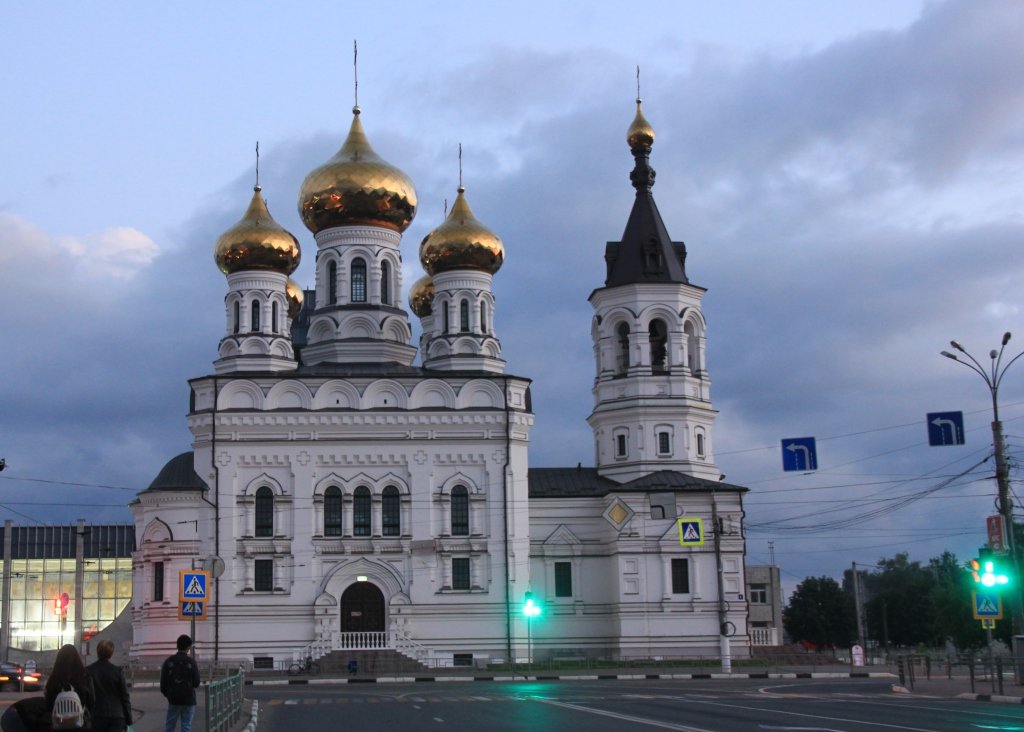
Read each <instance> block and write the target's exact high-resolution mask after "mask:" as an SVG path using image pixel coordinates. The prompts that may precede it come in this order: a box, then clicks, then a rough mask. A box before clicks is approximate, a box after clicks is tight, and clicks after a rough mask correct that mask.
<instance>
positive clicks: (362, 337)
mask: <svg viewBox="0 0 1024 732" xmlns="http://www.w3.org/2000/svg"><path fill="white" fill-rule="evenodd" d="M353 112H354V114H353V119H352V125H351V129H350V130H349V133H348V136H347V138H346V139H345V141H344V143H343V144H342V146H341V149H340V150H339V151H338V152H337V153H336V154H335V155H334V156H333V157H332V158H330V159H329V160H328V161H327V162H325V163H324V164H323V165H321V166H320V167H318V168H316V169H315V170H313V171H312V172H311V173H309V175H308V176H307V177H306V179H305V181H304V183H303V184H302V188H301V191H300V192H299V209H300V212H301V215H302V219H303V221H304V223H305V224H306V226H307V227H308V228H309V229H310V231H311V232H312V234H313V239H314V240H315V243H316V250H315V256H316V286H315V290H310V291H307V292H306V293H303V291H302V290H301V288H300V287H299V286H298V285H297V284H296V283H295V282H294V281H293V280H291V279H290V278H289V275H290V274H291V273H292V272H293V271H294V270H295V268H296V267H297V266H298V264H299V259H300V243H299V241H298V239H297V238H296V237H295V236H293V235H292V234H291V233H289V232H288V231H286V230H284V229H283V228H282V227H281V226H280V225H278V224H277V223H276V222H275V221H274V219H273V218H272V216H271V214H270V213H269V211H268V209H267V205H266V202H265V200H264V198H263V196H262V193H261V190H260V187H259V186H258V185H257V186H256V187H255V191H254V193H253V197H252V200H251V202H250V203H249V207H248V209H247V210H246V212H245V214H244V216H243V217H242V218H241V220H240V221H239V222H238V223H237V224H236V225H235V226H234V227H232V228H231V229H229V230H228V231H227V232H225V233H224V234H223V235H222V236H221V237H220V238H219V239H218V241H217V242H216V246H215V259H216V264H217V266H219V267H220V269H221V270H222V271H223V272H224V274H225V275H226V278H227V292H226V295H225V299H224V314H225V328H224V332H223V335H222V337H221V339H220V344H219V353H218V358H217V360H216V361H214V363H213V371H212V373H209V374H208V375H205V376H200V377H198V378H194V379H192V380H191V381H190V382H189V383H190V386H191V401H190V404H189V412H188V424H189V428H190V430H191V432H192V435H193V445H192V446H193V450H192V451H191V452H187V453H184V454H182V455H178V456H177V457H174V458H173V459H171V460H170V461H169V462H168V463H167V464H166V466H165V467H164V468H163V470H162V471H161V472H160V474H159V475H158V476H157V477H156V479H155V480H154V481H153V482H152V484H151V485H150V486H149V487H148V488H147V489H146V490H143V491H141V492H140V493H139V494H138V496H137V498H136V499H135V500H134V501H133V502H132V504H131V509H132V512H133V516H134V522H135V527H136V547H137V548H136V551H135V552H134V554H133V578H134V579H133V582H134V587H133V596H132V605H131V617H132V624H133V636H134V640H133V646H132V650H131V655H132V656H133V657H134V658H136V659H139V660H142V661H148V660H154V659H162V658H164V657H165V656H166V655H167V653H169V652H170V651H169V649H170V648H172V646H173V642H174V639H175V638H176V637H177V636H178V635H179V634H180V633H182V632H188V628H189V623H188V621H187V620H183V619H182V616H181V611H182V607H181V601H180V600H181V598H180V593H179V572H180V571H181V570H195V569H200V568H202V569H208V570H210V574H211V576H210V582H209V587H208V588H207V593H208V597H207V601H206V603H205V605H204V606H203V616H202V618H201V619H199V620H197V621H196V630H195V633H196V641H197V648H198V649H199V650H200V653H201V654H202V655H203V656H204V657H206V658H207V659H214V660H216V661H219V662H223V663H233V662H244V663H249V664H252V663H256V665H267V664H269V663H271V662H272V663H274V664H276V665H281V664H287V663H288V662H290V661H291V660H292V659H295V658H305V657H306V656H307V655H310V656H313V657H314V658H316V657H320V656H322V655H325V654H327V653H329V652H330V651H332V650H353V649H357V650H363V651H365V650H374V649H390V650H392V651H397V652H399V653H402V654H404V655H407V656H409V657H410V658H414V659H417V660H420V661H423V662H425V663H431V664H440V665H448V664H452V663H465V662H467V660H469V661H472V662H473V663H481V662H484V663H485V662H488V661H490V662H496V661H499V660H500V661H507V660H523V659H525V658H527V656H528V654H529V655H531V656H532V658H534V659H537V660H540V659H546V658H551V657H556V658H557V657H560V656H563V655H574V656H588V657H601V658H638V657H653V656H660V657H695V656H705V657H708V656H718V655H719V654H720V653H722V652H726V653H729V654H731V655H732V656H733V657H744V656H747V655H749V641H748V633H747V606H746V602H745V598H744V595H743V593H744V578H743V567H744V537H743V504H742V498H743V494H744V492H745V491H746V489H745V488H742V487H740V486H736V485H730V484H727V483H725V482H723V477H724V476H723V475H722V473H721V471H720V470H719V469H718V467H717V466H716V464H715V460H714V433H713V426H714V424H713V423H714V419H715V415H716V412H715V410H714V408H713V407H712V403H711V395H710V379H709V375H708V371H707V368H706V366H705V345H706V341H705V321H704V317H703V315H702V312H701V299H702V296H703V294H704V290H703V289H702V288H701V287H698V286H697V285H694V284H691V282H690V280H689V278H688V276H687V274H686V269H685V264H686V249H685V247H684V245H683V244H682V243H681V242H673V241H672V240H671V239H670V237H669V235H668V232H667V231H666V229H665V225H664V223H663V221H662V219H661V215H660V214H659V212H658V208H657V206H656V205H655V202H654V198H653V196H652V187H653V184H654V171H653V170H652V169H651V168H650V165H649V155H650V151H651V146H652V144H653V142H654V131H653V129H652V128H651V126H650V125H649V124H648V123H647V121H646V120H645V119H644V116H643V113H642V109H641V104H640V102H639V100H638V101H637V111H636V117H635V118H634V120H633V122H632V124H631V125H630V127H629V129H628V133H627V140H628V143H629V148H630V150H631V152H632V155H633V157H634V159H635V165H634V169H633V171H632V173H631V174H630V179H631V181H632V185H633V186H634V188H635V189H636V199H635V203H634V205H633V209H632V212H631V213H630V215H629V219H628V221H627V223H626V225H625V230H624V232H623V234H622V239H621V240H620V241H617V242H611V243H609V244H607V246H606V248H605V260H606V263H607V276H606V279H605V281H604V282H603V283H601V282H596V283H594V285H595V289H594V290H593V293H592V295H591V296H590V302H591V304H592V306H593V309H594V315H593V319H592V321H591V323H590V329H591V333H592V336H593V343H594V359H595V375H594V381H593V394H594V404H593V411H592V412H591V414H590V417H589V420H588V421H589V423H590V425H591V427H592V429H593V434H594V451H595V464H596V467H583V466H574V467H567V468H531V467H530V461H529V447H530V431H531V427H532V426H533V413H532V407H531V394H530V383H531V382H530V379H528V378H525V377H522V376H516V375H512V374H509V373H506V371H505V361H504V360H502V355H501V342H500V340H499V337H498V330H497V324H498V322H499V319H498V318H497V317H496V315H497V313H498V312H500V310H499V308H500V303H498V302H496V301H495V297H494V294H493V291H492V280H493V278H494V277H495V276H497V275H498V271H499V269H500V267H501V265H502V262H503V260H504V256H505V250H504V246H503V244H502V241H501V239H500V238H499V236H498V235H497V234H495V233H494V232H492V231H490V230H489V229H487V228H486V227H485V226H484V225H483V224H482V223H480V221H479V220H477V218H476V217H475V216H474V214H473V212H472V211H471V210H470V207H469V203H468V201H467V198H466V195H465V192H464V190H463V188H462V186H461V184H460V186H459V189H458V196H457V198H456V200H455V203H454V205H453V206H452V208H451V211H450V212H449V214H448V216H447V219H446V220H445V221H444V222H442V223H440V225H439V226H438V227H437V228H436V229H434V230H433V231H432V232H431V233H430V234H428V235H427V236H426V237H425V238H424V240H423V242H422V244H421V245H420V247H419V252H418V254H419V259H420V262H421V263H422V265H423V268H424V270H425V271H426V275H425V276H424V277H423V278H422V279H420V280H419V281H418V282H416V283H415V284H414V285H413V286H412V287H411V288H408V299H407V302H408V305H409V309H408V310H406V308H405V300H404V298H403V291H404V288H403V282H402V254H401V243H402V233H403V231H405V229H406V227H408V225H409V224H410V222H411V221H412V218H413V216H414V215H415V213H416V191H415V188H414V186H413V183H412V181H411V180H410V179H409V177H408V176H406V175H405V174H404V173H403V172H402V171H400V170H399V169H398V168H396V167H394V166H393V165H391V164H389V163H387V162H385V161H384V160H383V159H382V158H381V157H380V156H379V155H378V154H377V153H376V152H375V151H374V150H373V148H372V147H371V146H370V143H369V141H368V138H367V135H366V133H365V131H364V129H363V124H362V120H361V117H360V110H359V109H358V107H357V108H355V109H354V110H353ZM595 250H596V248H595ZM210 306H211V307H213V303H210ZM410 312H411V313H412V315H413V316H415V317H417V318H419V319H420V322H421V324H422V337H421V338H420V340H419V343H418V347H417V345H416V344H414V343H413V342H412V340H413V339H412V328H411V327H410ZM578 327H580V328H584V327H587V324H586V323H579V324H578ZM417 354H418V362H417ZM540 377H541V378H542V377H543V375H540ZM581 417H582V415H581ZM680 519H681V520H680ZM527 597H532V599H533V600H534V602H535V603H536V604H537V605H539V606H540V608H541V609H542V612H543V614H542V616H541V618H540V619H538V620H536V621H533V622H532V627H528V625H527V621H526V620H525V618H524V616H523V614H522V606H523V603H524V601H525V599H526V598H527ZM528 634H529V638H528ZM528 644H529V648H528Z"/></svg>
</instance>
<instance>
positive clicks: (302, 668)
mask: <svg viewBox="0 0 1024 732" xmlns="http://www.w3.org/2000/svg"><path fill="white" fill-rule="evenodd" d="M319 673H320V664H319V663H317V662H316V661H314V660H313V657H312V656H306V660H305V661H304V662H300V661H296V662H295V663H293V664H292V665H291V666H289V667H288V675H289V676H297V675H298V674H319Z"/></svg>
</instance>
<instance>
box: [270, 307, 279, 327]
mask: <svg viewBox="0 0 1024 732" xmlns="http://www.w3.org/2000/svg"><path fill="white" fill-rule="evenodd" d="M277 317H278V308H277V301H276V300H275V301H274V302H273V303H271V305H270V330H271V331H272V332H274V333H277V332H278V328H277Z"/></svg>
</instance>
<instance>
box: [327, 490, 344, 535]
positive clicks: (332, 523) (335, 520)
mask: <svg viewBox="0 0 1024 732" xmlns="http://www.w3.org/2000/svg"><path fill="white" fill-rule="evenodd" d="M324 536H341V489H340V488H338V486H336V485H332V486H330V487H328V489H327V490H325V491H324Z"/></svg>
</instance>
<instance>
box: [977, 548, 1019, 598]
mask: <svg viewBox="0 0 1024 732" xmlns="http://www.w3.org/2000/svg"><path fill="white" fill-rule="evenodd" d="M978 554H979V556H978V558H977V559H972V560H971V561H970V562H969V563H968V565H969V569H970V570H971V579H973V580H974V582H975V584H979V585H982V586H983V587H994V588H996V589H999V588H1000V587H1006V586H1007V585H1009V584H1010V578H1011V576H1012V572H1011V570H1010V564H1009V561H1008V558H1007V557H1003V556H999V555H995V554H992V552H991V551H988V550H984V549H983V550H979V552H978Z"/></svg>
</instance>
